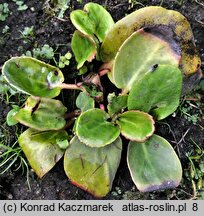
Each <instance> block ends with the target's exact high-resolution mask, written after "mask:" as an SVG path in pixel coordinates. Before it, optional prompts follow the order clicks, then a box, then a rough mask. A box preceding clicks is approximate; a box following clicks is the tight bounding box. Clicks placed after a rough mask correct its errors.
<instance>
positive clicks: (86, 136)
mask: <svg viewBox="0 0 204 216" xmlns="http://www.w3.org/2000/svg"><path fill="white" fill-rule="evenodd" d="M108 118H109V115H108V114H107V113H106V112H105V111H103V110H100V109H96V108H95V109H90V110H87V111H86V112H84V113H82V114H81V115H80V116H79V118H78V120H77V123H76V134H77V136H78V137H79V139H80V141H81V142H83V143H85V144H86V145H88V146H91V147H102V146H105V145H108V144H111V143H112V142H113V141H114V140H116V138H117V137H118V136H119V134H120V130H119V128H118V127H117V126H115V125H114V124H113V123H111V122H108V121H107V119H108Z"/></svg>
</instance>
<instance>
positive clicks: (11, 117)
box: [6, 106, 20, 126]
mask: <svg viewBox="0 0 204 216" xmlns="http://www.w3.org/2000/svg"><path fill="white" fill-rule="evenodd" d="M19 110H20V107H19V106H13V109H11V110H10V111H9V112H8V114H7V116H6V123H7V124H8V126H13V125H16V124H17V123H18V121H17V120H15V118H14V116H15V115H16V113H18V111H19Z"/></svg>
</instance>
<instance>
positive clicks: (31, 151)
mask: <svg viewBox="0 0 204 216" xmlns="http://www.w3.org/2000/svg"><path fill="white" fill-rule="evenodd" d="M59 140H61V141H62V140H64V142H68V141H67V140H68V134H67V132H66V131H41V132H39V131H36V130H34V129H31V128H30V129H28V130H26V131H25V132H23V133H22V134H21V135H20V137H19V139H18V142H19V145H20V146H21V148H22V150H23V152H24V154H25V155H26V158H27V159H28V161H29V163H30V165H31V167H32V168H33V170H34V171H35V173H36V174H37V175H38V176H39V177H40V178H42V177H43V176H44V175H45V174H46V173H47V172H48V171H50V170H51V169H52V168H53V167H54V165H55V164H56V163H57V162H58V161H59V160H60V159H61V158H62V156H63V154H64V150H63V149H60V148H59V146H58V145H57V142H58V141H59Z"/></svg>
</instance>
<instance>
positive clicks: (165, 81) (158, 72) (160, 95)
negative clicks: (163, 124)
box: [128, 65, 182, 120]
mask: <svg viewBox="0 0 204 216" xmlns="http://www.w3.org/2000/svg"><path fill="white" fill-rule="evenodd" d="M181 89H182V73H181V71H180V70H179V69H178V68H177V67H174V66H170V65H159V66H158V67H157V68H155V69H154V70H153V71H151V72H149V73H147V74H146V75H145V76H144V77H143V78H142V79H141V80H139V81H138V82H136V83H135V84H134V85H133V88H132V89H131V91H130V94H129V97H128V109H129V110H141V111H144V112H150V113H151V114H152V115H154V116H155V118H157V119H158V120H161V119H164V118H166V117H167V116H169V115H170V114H172V113H173V112H174V111H175V110H176V108H177V107H178V105H179V101H180V95H181Z"/></svg>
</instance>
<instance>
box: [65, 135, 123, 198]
mask: <svg viewBox="0 0 204 216" xmlns="http://www.w3.org/2000/svg"><path fill="white" fill-rule="evenodd" d="M121 151H122V141H121V139H120V137H118V138H117V139H116V140H115V141H114V142H113V143H111V144H110V145H108V146H105V147H102V148H91V147H89V146H87V145H84V143H81V142H80V140H79V139H78V138H77V137H76V136H75V137H74V138H73V139H72V140H71V142H70V146H69V148H67V150H66V152H65V156H64V170H65V172H66V174H67V176H68V177H69V179H70V181H71V182H72V183H73V184H74V185H76V186H77V187H80V188H82V189H83V190H85V191H88V192H89V193H91V194H93V195H94V196H96V197H104V196H105V195H107V193H108V192H109V191H110V190H111V187H112V182H113V180H114V177H115V173H116V171H117V168H118V166H119V163H120V158H121Z"/></svg>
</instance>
